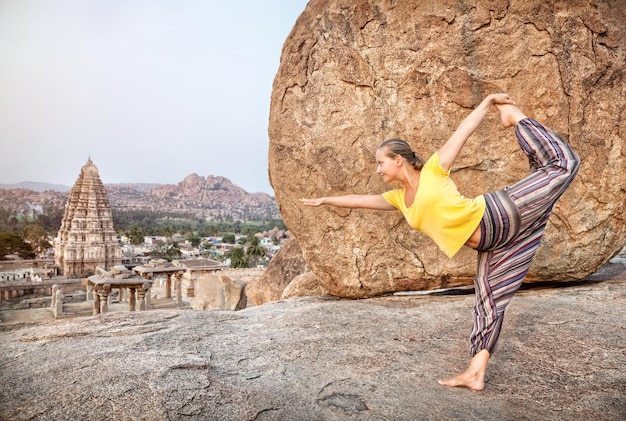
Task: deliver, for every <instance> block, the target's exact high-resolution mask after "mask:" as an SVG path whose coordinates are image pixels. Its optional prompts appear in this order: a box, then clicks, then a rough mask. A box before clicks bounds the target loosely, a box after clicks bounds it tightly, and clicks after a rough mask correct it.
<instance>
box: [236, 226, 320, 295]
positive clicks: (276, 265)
mask: <svg viewBox="0 0 626 421" xmlns="http://www.w3.org/2000/svg"><path fill="white" fill-rule="evenodd" d="M307 270H308V268H307V265H306V262H305V261H304V257H303V255H302V249H301V248H300V245H299V244H298V241H297V240H296V239H295V238H294V237H290V238H289V239H288V240H287V241H285V244H283V246H282V247H281V248H280V250H279V251H278V253H276V255H275V256H274V257H272V260H270V263H269V265H268V266H267V269H266V270H265V272H264V273H263V275H261V277H260V278H259V279H257V280H255V281H253V282H250V284H249V285H248V287H247V289H246V294H247V296H248V300H250V302H251V303H252V304H253V305H261V304H265V303H269V302H272V301H278V300H280V298H281V296H282V294H283V290H284V289H285V288H286V287H287V285H289V283H290V282H291V281H292V280H293V279H294V278H295V277H296V276H298V275H300V274H302V273H304V272H306V271H307Z"/></svg>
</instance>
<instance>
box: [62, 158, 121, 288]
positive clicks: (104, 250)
mask: <svg viewBox="0 0 626 421" xmlns="http://www.w3.org/2000/svg"><path fill="white" fill-rule="evenodd" d="M54 254H55V257H54V262H55V264H56V265H57V266H58V268H59V271H60V272H61V274H62V275H64V276H67V277H70V278H72V277H86V276H90V275H93V274H95V273H96V267H97V266H99V267H101V268H104V269H106V270H108V269H110V268H111V267H113V266H115V265H120V264H121V263H122V249H121V247H120V245H119V243H118V240H117V234H116V233H115V230H114V229H113V218H112V216H111V206H110V205H109V200H108V198H107V195H106V191H105V189H104V185H103V184H102V181H101V180H100V176H99V175H98V168H97V167H96V166H95V165H94V164H93V162H92V161H91V159H88V160H87V164H86V165H85V166H83V168H82V169H81V171H80V175H79V176H78V179H77V180H76V183H74V186H73V187H72V190H71V191H70V196H69V198H68V200H67V204H66V205H65V215H64V216H63V221H62V222H61V228H60V229H59V233H58V236H57V238H56V240H55V253H54Z"/></svg>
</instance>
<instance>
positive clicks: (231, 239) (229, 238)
mask: <svg viewBox="0 0 626 421" xmlns="http://www.w3.org/2000/svg"><path fill="white" fill-rule="evenodd" d="M222 242H223V243H227V244H235V234H225V235H224V236H223V237H222Z"/></svg>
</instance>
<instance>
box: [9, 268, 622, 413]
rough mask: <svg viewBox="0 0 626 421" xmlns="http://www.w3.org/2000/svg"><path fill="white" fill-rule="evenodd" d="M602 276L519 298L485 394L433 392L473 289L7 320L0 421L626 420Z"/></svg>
mask: <svg viewBox="0 0 626 421" xmlns="http://www.w3.org/2000/svg"><path fill="white" fill-rule="evenodd" d="M624 258H626V256H623V257H622V262H626V259H624ZM607 266H609V265H607ZM610 266H612V269H610V270H609V272H611V273H612V276H611V277H610V279H608V280H607V279H602V280H603V282H601V283H600V282H589V283H586V284H581V285H578V286H572V287H568V288H559V289H539V290H530V291H521V292H520V293H518V294H517V296H516V297H515V298H514V299H513V302H512V303H511V305H510V306H509V307H508V309H507V316H506V319H505V322H504V323H505V327H504V332H503V335H502V337H501V338H500V343H499V347H498V349H497V351H496V352H495V353H494V355H493V357H492V358H491V361H490V364H489V369H488V372H487V378H486V388H485V391H483V392H481V393H475V392H470V391H468V390H460V389H447V388H444V387H443V386H440V385H439V384H437V380H438V379H440V378H444V377H447V376H450V375H452V374H454V373H456V372H457V371H459V370H461V369H464V368H465V365H466V363H467V361H468V353H467V349H468V337H467V336H468V334H469V330H470V328H471V310H470V309H471V307H472V304H473V300H474V297H473V296H472V295H464V296H459V295H456V296H438V295H430V296H427V295H422V296H392V297H379V298H373V299H369V300H338V299H320V298H299V299H292V300H286V301H282V302H277V303H271V304H268V305H264V306H258V307H249V308H246V309H244V310H241V311H237V312H223V311H217V312H212V311H210V312H198V311H190V310H179V309H176V310H154V311H139V312H121V313H107V314H103V315H100V316H89V317H80V318H73V319H65V320H57V321H42V320H38V321H31V323H35V325H31V326H28V327H26V328H22V329H19V330H14V331H6V330H4V329H5V328H8V326H6V324H4V323H2V324H1V327H2V328H3V331H2V332H1V333H0V366H1V367H2V369H1V370H0V384H2V387H0V419H3V420H14V419H15V420H110V419H113V420H183V419H184V420H325V421H335V420H420V419H432V420H464V421H473V420H494V419H504V420H518V419H530V420H624V419H626V395H625V394H624V390H626V379H625V377H624V372H625V371H626V360H625V358H624V347H623V345H624V343H626V330H625V329H624V328H623V325H620V323H619V321H620V320H624V318H626V313H625V312H626V271H625V268H624V263H622V264H621V265H618V264H611V265H610ZM594 276H595V275H594ZM31 311H35V310H31ZM41 311H44V310H41ZM22 313H23V311H22ZM0 316H4V313H3V312H0ZM3 321H4V320H3Z"/></svg>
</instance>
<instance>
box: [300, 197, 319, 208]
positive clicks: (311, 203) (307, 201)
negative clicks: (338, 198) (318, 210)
mask: <svg viewBox="0 0 626 421" xmlns="http://www.w3.org/2000/svg"><path fill="white" fill-rule="evenodd" d="M300 202H302V204H303V205H304V206H313V207H317V206H321V205H323V204H324V198H323V197H317V198H312V199H304V198H303V199H300Z"/></svg>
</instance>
